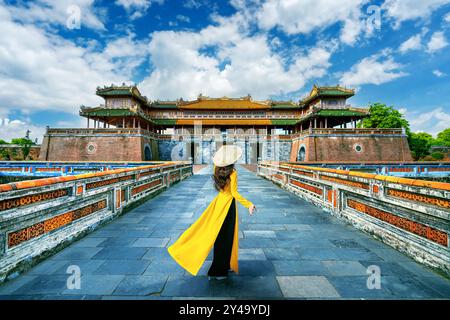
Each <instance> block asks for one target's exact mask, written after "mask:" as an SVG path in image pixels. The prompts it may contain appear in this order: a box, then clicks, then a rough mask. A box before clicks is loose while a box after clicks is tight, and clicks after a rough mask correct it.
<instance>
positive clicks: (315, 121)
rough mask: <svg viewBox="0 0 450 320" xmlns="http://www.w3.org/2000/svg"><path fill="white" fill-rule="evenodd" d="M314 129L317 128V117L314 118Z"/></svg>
mask: <svg viewBox="0 0 450 320" xmlns="http://www.w3.org/2000/svg"><path fill="white" fill-rule="evenodd" d="M314 129H317V118H314Z"/></svg>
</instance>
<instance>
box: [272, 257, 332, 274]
mask: <svg viewBox="0 0 450 320" xmlns="http://www.w3.org/2000/svg"><path fill="white" fill-rule="evenodd" d="M272 262H273V265H274V267H275V271H276V274H277V275H279V276H297V275H310V276H312V275H329V274H330V273H329V271H328V269H327V268H325V266H324V265H323V264H322V262H321V261H312V260H298V261H297V260H274V261H272Z"/></svg>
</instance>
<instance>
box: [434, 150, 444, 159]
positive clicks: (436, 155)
mask: <svg viewBox="0 0 450 320" xmlns="http://www.w3.org/2000/svg"><path fill="white" fill-rule="evenodd" d="M431 157H432V158H433V159H434V160H443V159H444V158H445V154H444V153H443V152H440V151H435V152H433V153H432V154H431Z"/></svg>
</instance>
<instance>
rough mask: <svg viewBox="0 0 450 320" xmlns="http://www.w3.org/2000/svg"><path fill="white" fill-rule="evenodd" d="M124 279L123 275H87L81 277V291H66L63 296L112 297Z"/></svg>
mask: <svg viewBox="0 0 450 320" xmlns="http://www.w3.org/2000/svg"><path fill="white" fill-rule="evenodd" d="M124 277H125V276H123V275H85V276H82V277H81V286H80V289H72V290H71V289H65V290H64V291H63V292H62V294H69V295H73V294H75V295H79V294H89V295H111V294H112V293H113V292H114V290H115V289H116V288H117V286H118V285H119V283H120V282H121V281H122V280H123V279H124Z"/></svg>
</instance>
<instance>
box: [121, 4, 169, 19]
mask: <svg viewBox="0 0 450 320" xmlns="http://www.w3.org/2000/svg"><path fill="white" fill-rule="evenodd" d="M153 3H157V4H159V5H161V4H163V3H164V0H116V2H115V4H116V5H118V6H122V7H123V8H124V9H125V10H126V11H127V12H128V13H129V14H130V18H131V19H132V20H134V19H137V18H141V17H143V16H144V15H145V14H146V13H147V10H148V9H149V8H150V6H151V5H152V4H153Z"/></svg>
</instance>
